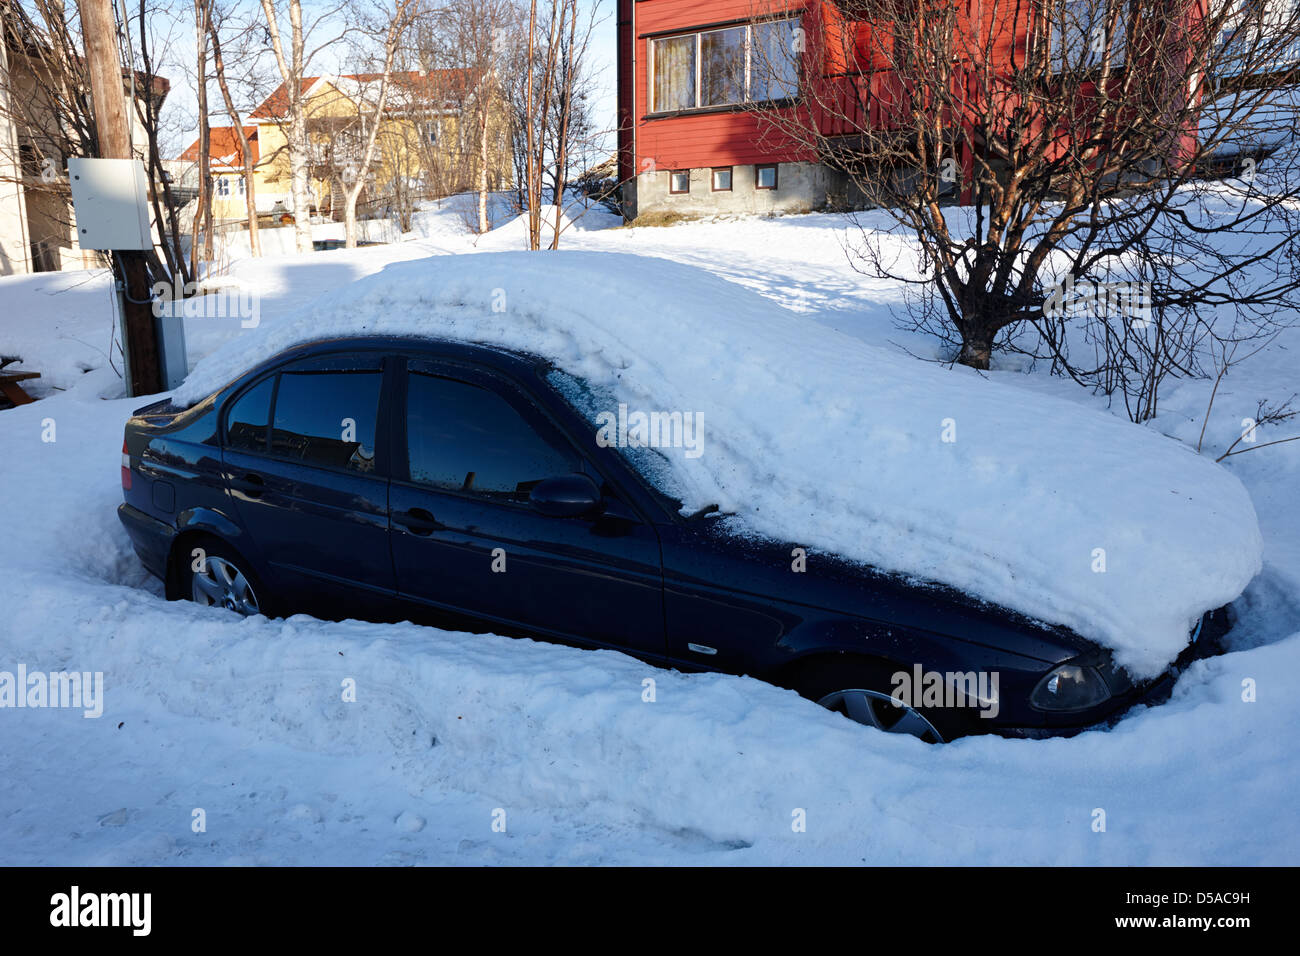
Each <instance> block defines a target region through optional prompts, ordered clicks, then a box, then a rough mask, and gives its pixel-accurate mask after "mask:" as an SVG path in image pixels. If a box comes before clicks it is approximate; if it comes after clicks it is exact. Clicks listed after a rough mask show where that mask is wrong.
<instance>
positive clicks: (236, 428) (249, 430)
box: [226, 375, 275, 451]
mask: <svg viewBox="0 0 1300 956" xmlns="http://www.w3.org/2000/svg"><path fill="white" fill-rule="evenodd" d="M274 384H275V376H274V375H272V376H270V377H268V378H264V379H262V380H261V381H260V382H258V383H257V384H256V385H254V386H253V387H252V388H250V389H249V390H248V391H246V392H244V394H243V395H241V396H239V398H238V399H237V400H236V401H235V403H234V404H233V405H232V406H230V411H229V412H228V413H227V414H226V447H227V448H233V449H235V450H236V451H266V434H267V425H269V424H270V421H271V389H272V386H274Z"/></svg>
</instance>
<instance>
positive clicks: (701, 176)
mask: <svg viewBox="0 0 1300 956" xmlns="http://www.w3.org/2000/svg"><path fill="white" fill-rule="evenodd" d="M917 2H919V3H923V2H926V0H917ZM942 2H943V3H944V5H945V6H946V7H948V9H952V7H951V5H952V4H956V7H957V18H958V20H957V22H958V24H959V27H958V29H959V30H963V31H967V32H968V33H969V34H970V35H971V37H972V40H973V42H972V43H971V49H972V50H978V55H979V56H980V57H983V58H984V68H985V69H986V70H987V69H988V68H989V64H999V63H1004V62H1010V60H1011V58H1012V57H1013V56H1015V57H1018V58H1020V59H1021V61H1023V57H1024V54H1025V51H1026V49H1027V45H1028V44H1029V43H1030V42H1031V38H1033V42H1038V40H1039V39H1041V38H1043V37H1045V36H1048V35H1051V39H1052V41H1053V44H1054V45H1055V46H1059V47H1060V48H1062V49H1082V48H1083V47H1085V46H1087V44H1088V43H1089V42H1090V35H1091V33H1092V32H1093V31H1094V30H1095V29H1096V28H1097V25H1098V24H1099V23H1100V20H1101V19H1102V18H1103V16H1104V14H1105V11H1106V9H1107V8H1106V5H1105V3H1104V2H1102V0H1060V3H1061V4H1064V5H1065V13H1064V16H1065V17H1066V18H1068V19H1067V20H1063V21H1062V26H1059V27H1052V26H1046V25H1045V21H1044V20H1043V19H1042V18H1041V17H1042V15H1041V13H1039V12H1038V11H1039V6H1040V5H1039V4H1038V3H1036V2H1034V0H1026V2H1012V3H1006V2H995V0H942ZM1204 2H1207V0H1169V6H1170V11H1171V14H1174V13H1181V15H1182V16H1184V17H1187V16H1195V15H1196V11H1197V10H1199V9H1200V8H1201V6H1202V4H1203V3H1204ZM1076 4H1077V6H1075V5H1076ZM851 9H852V4H849V3H840V4H837V3H834V2H821V0H618V95H619V103H618V105H619V174H620V175H619V179H620V181H621V182H623V183H624V184H625V185H624V198H625V201H626V206H627V209H628V212H629V214H630V215H633V216H634V215H638V214H643V213H646V212H650V211H656V210H670V211H671V210H675V211H680V212H684V213H690V214H697V213H707V212H729V211H734V212H751V213H765V212H775V213H781V212H799V211H807V210H810V209H817V208H824V207H826V206H828V205H834V204H837V203H844V204H846V205H853V204H854V203H855V195H854V193H855V190H854V187H853V185H852V181H851V179H850V178H849V177H847V176H845V175H844V174H842V173H840V172H838V171H837V170H835V169H834V168H832V166H831V165H828V164H827V163H825V162H823V161H822V160H823V158H824V157H825V155H826V153H825V148H826V145H827V143H828V142H831V141H834V140H835V139H836V138H837V137H843V138H845V140H846V141H847V140H848V139H849V138H851V137H853V136H854V135H855V134H856V133H859V132H860V131H861V128H862V127H864V126H871V127H875V128H880V127H881V126H882V125H884V126H888V124H889V123H890V107H891V102H892V101H894V99H895V97H893V96H892V95H891V90H890V77H889V75H888V74H887V73H882V72H878V71H872V72H871V75H870V77H866V76H864V75H863V64H864V63H866V64H868V65H870V63H871V61H872V59H873V54H872V52H871V51H872V50H873V49H878V46H879V42H880V41H879V38H878V37H877V38H873V37H872V34H871V27H870V26H868V25H867V24H865V23H862V22H860V21H857V20H855V19H854V18H853V17H852V16H851V15H846V14H845V10H849V11H850V13H851ZM1056 9H1057V14H1056V15H1057V16H1058V17H1060V16H1062V15H1063V14H1062V13H1061V12H1060V9H1061V8H1060V7H1059V5H1057V6H1056ZM1109 9H1110V10H1111V11H1113V10H1114V9H1115V8H1114V6H1113V5H1112V6H1111V7H1110V8H1109ZM1120 19H1121V20H1122V17H1121V18H1120ZM1067 22H1068V23H1069V24H1070V25H1071V26H1070V27H1069V32H1067V31H1066V28H1065V26H1064V24H1065V23H1067ZM1108 29H1109V28H1108ZM1119 30H1120V31H1121V32H1122V30H1123V25H1122V24H1120V26H1119ZM1053 31H1055V32H1053ZM1108 36H1109V34H1108ZM1108 43H1111V41H1109V40H1108ZM1111 46H1112V47H1113V49H1115V50H1123V49H1124V48H1125V43H1124V39H1123V37H1122V35H1121V36H1119V38H1118V39H1116V40H1115V41H1114V42H1113V43H1111ZM782 50H784V51H787V52H786V54H785V55H784V56H782V55H780V53H779V52H774V51H782ZM789 51H794V52H795V54H796V55H794V56H791V55H790V53H789ZM1063 55H1064V54H1063ZM1121 57H1122V54H1121ZM877 59H878V58H877ZM850 60H852V61H853V62H849V61H850ZM760 62H762V63H764V64H766V66H765V68H764V69H761V70H760V69H758V68H757V64H759V63H760ZM1120 62H1122V59H1121V61H1120ZM994 69H995V70H996V69H1000V67H996V66H995V67H994ZM1175 72H1176V71H1175ZM954 74H955V75H956V76H960V75H961V70H960V69H957V70H954ZM986 79H987V78H986ZM1180 82H1181V80H1180ZM814 84H815V88H814V87H813V85H814ZM1183 88H1184V89H1185V88H1186V87H1185V84H1184V87H1183ZM809 94H813V95H809ZM1173 95H1175V96H1176V95H1179V94H1177V93H1176V92H1175V93H1174V94H1173ZM972 101H973V102H978V97H974V98H973V100H972ZM832 103H837V104H841V105H842V106H843V108H837V109H825V108H824V107H825V106H826V105H827V104H832ZM1000 103H1001V106H1000V108H1001V109H1005V110H1006V112H1007V113H1008V114H1009V113H1010V112H1011V111H1012V110H1013V109H1015V103H1014V101H1013V100H1012V99H1011V98H1005V99H1003V100H1001V101H1000ZM819 104H820V106H819ZM975 108H979V107H978V106H976V107H975ZM800 110H803V111H805V113H804V115H805V116H807V117H809V119H808V122H809V123H811V124H812V125H813V127H814V128H815V129H816V134H815V135H810V136H804V137H800V136H798V135H795V134H793V133H792V132H791V131H790V129H789V128H788V126H787V127H786V128H784V129H783V128H782V125H781V124H780V123H773V122H772V121H771V119H770V117H772V116H775V115H779V114H787V115H789V114H791V111H800ZM970 119H971V118H970V117H962V116H953V117H952V119H951V127H952V128H953V129H954V130H959V131H961V132H962V133H966V134H969V133H970V129H971V128H972V127H973V126H974V123H973V122H970ZM951 139H952V143H953V148H952V161H953V162H954V163H955V164H958V166H959V167H960V168H961V169H962V170H963V172H964V173H966V174H967V175H966V176H965V177H964V178H963V177H955V178H956V179H957V180H958V181H966V182H969V181H970V179H969V171H970V168H971V154H970V150H971V148H972V143H973V142H975V141H976V140H977V139H978V137H975V136H973V135H960V134H956V135H953V136H952V137H951ZM1067 139H1068V137H1063V138H1062V148H1067V147H1065V145H1064V144H1065V143H1066V141H1067Z"/></svg>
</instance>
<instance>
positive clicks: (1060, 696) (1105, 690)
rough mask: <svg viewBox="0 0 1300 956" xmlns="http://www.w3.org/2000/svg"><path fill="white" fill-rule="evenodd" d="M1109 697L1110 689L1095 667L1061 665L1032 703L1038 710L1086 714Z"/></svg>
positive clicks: (1031, 698) (1031, 697)
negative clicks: (1079, 711)
mask: <svg viewBox="0 0 1300 956" xmlns="http://www.w3.org/2000/svg"><path fill="white" fill-rule="evenodd" d="M1109 697H1110V688H1109V687H1107V686H1106V681H1105V680H1103V679H1102V676H1101V674H1100V673H1098V671H1097V669H1096V668H1094V667H1088V666H1086V665H1082V664H1062V665H1061V666H1059V667H1055V668H1053V669H1052V670H1050V671H1048V672H1047V674H1046V675H1045V676H1044V677H1043V679H1042V680H1040V681H1039V682H1038V686H1037V687H1035V688H1034V692H1033V693H1032V694H1030V695H1029V703H1030V705H1031V706H1033V707H1036V708H1037V709H1038V710H1054V711H1071V710H1087V709H1088V708H1089V707H1095V706H1096V705H1097V704H1100V703H1101V702H1102V701H1104V700H1106V699H1107V698H1109Z"/></svg>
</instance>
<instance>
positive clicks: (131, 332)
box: [77, 0, 164, 396]
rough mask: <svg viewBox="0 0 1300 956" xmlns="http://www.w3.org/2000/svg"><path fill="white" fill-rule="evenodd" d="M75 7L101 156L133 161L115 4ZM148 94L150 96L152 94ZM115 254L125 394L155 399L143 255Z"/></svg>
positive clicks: (158, 374)
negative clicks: (120, 293) (127, 365)
mask: <svg viewBox="0 0 1300 956" xmlns="http://www.w3.org/2000/svg"><path fill="white" fill-rule="evenodd" d="M77 9H78V10H79V11H80V13H81V35H82V38H83V42H84V43H85V47H86V66H87V69H88V70H89V72H90V92H91V99H92V102H93V104H94V108H95V134H96V137H97V138H98V140H99V155H100V156H101V157H102V158H104V159H134V158H135V157H134V156H133V155H132V152H131V132H130V130H131V128H130V125H129V123H130V119H129V117H128V115H127V105H126V95H125V94H124V93H123V92H122V65H121V63H120V62H119V60H118V51H117V24H116V22H115V21H114V19H113V7H112V0H77ZM144 95H146V96H147V95H149V91H148V90H146V91H145V94H144ZM112 256H113V262H114V270H113V272H114V275H115V276H116V278H117V279H118V280H119V281H121V283H122V288H123V290H124V291H123V296H122V338H123V340H124V342H123V344H124V345H125V347H126V354H127V361H128V362H129V363H130V376H129V378H128V381H127V390H128V391H129V392H130V394H131V395H133V396H134V395H152V394H154V393H156V392H161V391H162V390H163V387H164V386H163V375H162V361H161V356H160V354H159V350H158V327H157V323H156V321H155V319H154V314H153V308H152V306H151V304H150V292H149V269H148V266H147V264H146V260H145V254H144V253H143V252H141V251H139V250H135V249H118V250H113V252H112Z"/></svg>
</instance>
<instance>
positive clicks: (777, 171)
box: [754, 163, 781, 192]
mask: <svg viewBox="0 0 1300 956" xmlns="http://www.w3.org/2000/svg"><path fill="white" fill-rule="evenodd" d="M761 169H770V170H772V185H770V186H760V185H759V183H758V172H759V170H761ZM780 188H781V164H780V163H755V164H754V189H755V190H759V189H761V190H763V191H764V192H775V191H776V190H778V189H780Z"/></svg>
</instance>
